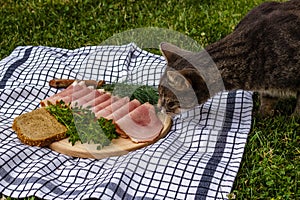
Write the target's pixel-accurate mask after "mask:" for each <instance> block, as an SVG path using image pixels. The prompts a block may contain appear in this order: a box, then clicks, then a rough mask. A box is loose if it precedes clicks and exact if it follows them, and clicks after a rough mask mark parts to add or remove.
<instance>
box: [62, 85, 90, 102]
mask: <svg viewBox="0 0 300 200" xmlns="http://www.w3.org/2000/svg"><path fill="white" fill-rule="evenodd" d="M91 91H92V89H90V88H88V87H83V88H82V89H81V90H78V91H75V92H73V93H72V94H71V95H68V96H64V97H63V98H61V100H63V101H64V102H65V103H66V104H68V103H71V102H72V101H76V100H77V99H79V98H80V97H82V96H86V95H87V94H89V93H90V92H91Z"/></svg>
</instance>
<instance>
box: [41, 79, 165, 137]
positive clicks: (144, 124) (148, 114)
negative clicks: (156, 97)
mask: <svg viewBox="0 0 300 200" xmlns="http://www.w3.org/2000/svg"><path fill="white" fill-rule="evenodd" d="M60 100H62V101H64V102H65V103H71V106H76V105H77V106H82V107H84V108H89V109H90V110H91V111H92V112H94V113H95V116H96V117H97V118H100V117H105V118H106V119H112V120H113V123H114V124H115V125H116V130H117V133H119V135H120V136H121V137H124V138H128V137H129V138H130V139H131V140H132V141H133V142H136V143H139V142H152V141H154V140H155V139H157V138H158V137H159V135H160V133H161V130H162V128H163V124H162V122H161V121H160V119H159V118H158V117H157V115H156V112H155V108H154V106H153V105H151V104H150V103H144V104H142V105H141V103H140V102H139V101H138V100H136V99H135V100H132V101H130V99H129V97H123V98H120V97H118V96H113V95H111V94H109V93H105V92H102V91H99V90H96V89H91V88H89V87H86V86H85V85H84V82H79V83H78V82H74V83H73V84H72V85H70V86H69V87H68V88H66V89H65V90H63V91H61V92H59V93H57V94H55V95H53V96H51V97H48V98H46V99H45V100H42V101H41V105H42V106H46V105H47V104H48V101H49V102H50V103H51V104H56V103H57V102H59V101H60Z"/></svg>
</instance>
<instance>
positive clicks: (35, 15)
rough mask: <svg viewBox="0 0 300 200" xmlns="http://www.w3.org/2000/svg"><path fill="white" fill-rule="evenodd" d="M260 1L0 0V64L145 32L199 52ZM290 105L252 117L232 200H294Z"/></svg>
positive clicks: (296, 163)
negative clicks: (17, 54)
mask: <svg viewBox="0 0 300 200" xmlns="http://www.w3.org/2000/svg"><path fill="white" fill-rule="evenodd" d="M261 2H263V0H251V1H250V0H240V1H233V0H220V1H209V0H201V1H195V0H186V1H183V0H179V1H176V0H168V1H158V0H157V1H148V0H147V1H146V0H140V1H137V0H128V1H121V2H120V1H92V0H81V1H80V0H78V1H72V0H55V1H54V0H53V1H50V0H45V1H38V0H35V1H33V0H28V1H10V0H2V1H1V2H0V32H1V34H0V59H3V58H4V57H6V56H8V55H9V54H10V53H11V52H12V51H13V49H14V48H16V47H17V46H21V45H45V46H54V47H62V48H67V49H74V48H78V47H83V46H88V45H99V44H100V43H102V42H103V41H105V40H106V39H108V38H109V37H111V36H113V35H114V34H117V33H121V32H123V31H126V30H131V29H135V28H144V27H159V28H166V29H170V30H174V31H178V32H180V33H182V34H185V35H187V36H189V37H191V38H193V39H194V40H196V41H197V42H198V43H199V44H201V45H203V46H205V45H207V44H209V43H212V42H214V41H217V40H219V39H220V38H222V37H224V36H226V35H227V34H228V33H230V32H231V31H232V30H233V27H234V26H235V25H236V24H237V23H238V22H239V21H240V19H241V18H242V17H243V16H244V15H245V14H246V13H247V12H248V11H249V10H251V9H252V8H253V7H254V6H256V5H258V4H259V3H261ZM255 102H257V100H256V101H255ZM289 105H291V102H290V100H286V101H283V102H282V103H281V104H280V105H279V106H278V108H279V112H278V114H277V115H276V116H275V117H273V118H262V117H259V116H255V117H254V119H253V125H252V131H251V133H250V134H249V139H248V142H247V145H246V148H245V154H244V157H243V162H242V164H241V168H240V171H239V173H238V175H237V178H236V181H235V183H234V187H233V191H232V194H234V195H235V196H236V199H297V198H300V189H299V188H300V181H299V180H300V173H299V172H300V149H299V143H300V138H299V132H300V119H299V118H293V117H289V115H288V114H289V112H290V108H289ZM8 199H10V198H8ZM29 199H35V198H29Z"/></svg>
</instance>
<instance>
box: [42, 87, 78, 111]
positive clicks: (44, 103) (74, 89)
mask: <svg viewBox="0 0 300 200" xmlns="http://www.w3.org/2000/svg"><path fill="white" fill-rule="evenodd" d="M82 89H84V86H82V85H79V84H76V85H75V84H72V85H70V86H69V87H67V88H66V89H65V90H62V91H61V92H59V93H57V94H55V95H52V96H50V97H48V98H46V99H44V100H42V101H41V102H40V104H41V106H47V105H48V103H50V104H56V102H57V101H59V100H61V99H62V98H64V97H67V96H71V95H72V94H73V93H74V92H77V91H79V90H82Z"/></svg>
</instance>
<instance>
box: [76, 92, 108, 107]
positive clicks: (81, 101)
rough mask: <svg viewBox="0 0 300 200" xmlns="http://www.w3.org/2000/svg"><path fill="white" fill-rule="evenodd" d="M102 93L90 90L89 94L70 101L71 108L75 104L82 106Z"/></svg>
mask: <svg viewBox="0 0 300 200" xmlns="http://www.w3.org/2000/svg"><path fill="white" fill-rule="evenodd" d="M102 94H103V92H100V91H99V90H90V93H88V94H86V95H83V96H81V97H80V98H79V99H76V100H74V101H72V103H71V106H74V105H75V104H77V106H82V105H84V104H85V103H87V102H89V101H92V100H93V99H95V98H97V97H99V96H101V95H102Z"/></svg>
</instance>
